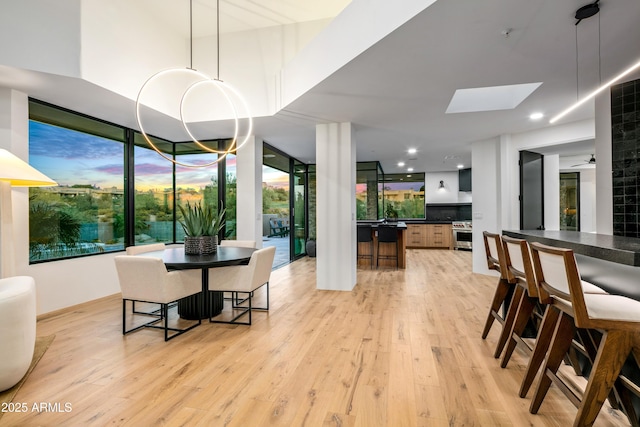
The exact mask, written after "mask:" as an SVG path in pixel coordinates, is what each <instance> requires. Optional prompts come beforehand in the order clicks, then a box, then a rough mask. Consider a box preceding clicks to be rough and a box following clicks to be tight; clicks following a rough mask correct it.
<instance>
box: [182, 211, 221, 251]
mask: <svg viewBox="0 0 640 427" xmlns="http://www.w3.org/2000/svg"><path fill="white" fill-rule="evenodd" d="M178 208H179V209H180V212H181V213H182V220H181V221H180V225H181V226H182V229H183V230H184V234H185V236H184V253H185V254H188V255H198V254H212V253H215V252H216V251H217V249H218V233H219V232H220V230H221V229H222V227H224V215H225V212H226V209H224V207H222V209H220V210H219V211H218V214H217V215H216V213H215V210H214V208H213V207H212V206H208V205H204V206H203V205H202V204H200V203H194V204H193V205H192V204H191V203H189V202H187V206H186V207H182V206H180V205H178Z"/></svg>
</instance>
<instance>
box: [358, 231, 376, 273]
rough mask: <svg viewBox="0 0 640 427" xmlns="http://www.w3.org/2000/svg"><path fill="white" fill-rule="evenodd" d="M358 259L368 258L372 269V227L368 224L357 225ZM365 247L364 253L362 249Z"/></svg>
mask: <svg viewBox="0 0 640 427" xmlns="http://www.w3.org/2000/svg"><path fill="white" fill-rule="evenodd" d="M357 230H358V234H357V236H358V249H357V253H358V259H360V258H368V259H369V264H370V266H371V268H372V269H373V236H372V227H371V225H369V224H359V225H358V229H357ZM361 243H362V244H361ZM365 247H367V250H366V251H365V250H364V248H365Z"/></svg>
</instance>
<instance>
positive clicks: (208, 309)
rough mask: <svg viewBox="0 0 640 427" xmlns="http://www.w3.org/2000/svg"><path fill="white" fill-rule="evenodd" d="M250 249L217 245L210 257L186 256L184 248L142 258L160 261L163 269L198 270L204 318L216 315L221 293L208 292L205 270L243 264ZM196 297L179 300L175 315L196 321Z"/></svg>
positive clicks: (246, 262) (201, 308)
mask: <svg viewBox="0 0 640 427" xmlns="http://www.w3.org/2000/svg"><path fill="white" fill-rule="evenodd" d="M255 251H256V249H253V248H240V247H233V246H218V249H217V251H216V252H215V253H213V254H207V255H187V254H185V253H184V247H176V248H166V249H165V250H162V251H153V252H145V253H144V254H141V255H143V256H146V257H155V258H161V259H162V261H163V262H164V265H165V266H166V267H167V270H193V269H200V270H202V293H201V294H200V295H199V297H200V303H201V305H200V310H199V311H200V318H201V319H206V318H210V317H214V316H216V315H218V314H219V313H220V312H221V311H222V306H223V303H224V293H223V292H217V291H209V269H210V268H216V267H228V266H233V265H247V264H249V260H250V259H251V255H252V254H253V253H254V252H255ZM197 297H198V295H192V296H191V297H187V298H183V299H181V300H180V301H178V313H179V314H180V317H182V318H184V319H192V320H193V319H197V318H198V298H197Z"/></svg>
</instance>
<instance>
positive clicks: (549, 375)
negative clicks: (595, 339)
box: [530, 243, 640, 426]
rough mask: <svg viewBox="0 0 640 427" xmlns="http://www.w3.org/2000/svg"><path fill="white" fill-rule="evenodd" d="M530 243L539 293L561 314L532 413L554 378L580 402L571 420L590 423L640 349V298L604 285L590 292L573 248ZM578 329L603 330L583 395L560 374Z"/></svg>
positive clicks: (532, 405)
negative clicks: (613, 292)
mask: <svg viewBox="0 0 640 427" xmlns="http://www.w3.org/2000/svg"><path fill="white" fill-rule="evenodd" d="M531 247H532V251H533V254H532V255H533V262H534V269H535V274H536V279H537V283H538V291H539V292H540V297H541V299H542V300H547V301H548V302H549V303H550V304H552V306H553V307H554V308H557V309H558V310H559V311H560V312H561V313H560V317H559V319H558V322H557V323H556V325H555V332H554V334H553V338H552V341H551V345H550V347H549V351H548V352H547V357H546V359H545V363H544V366H543V371H542V376H541V379H540V382H539V383H538V387H537V389H536V393H535V396H534V398H533V400H532V402H531V408H530V412H531V413H536V412H537V411H538V409H539V407H540V404H541V403H542V400H543V399H544V397H545V395H546V393H547V391H548V389H549V386H550V385H551V382H552V381H553V382H554V383H555V384H557V385H559V388H560V389H561V390H562V391H563V392H565V394H566V395H567V396H568V397H569V399H570V400H571V402H572V403H574V404H575V405H576V406H577V407H578V413H577V414H576V418H575V420H574V424H573V425H574V426H591V425H593V423H594V422H595V419H596V417H597V416H598V413H599V412H600V408H601V407H602V404H603V403H604V401H605V400H606V399H607V397H608V396H609V394H610V392H611V389H612V387H613V385H614V383H615V381H616V379H617V378H618V375H619V373H620V369H621V368H622V365H623V364H624V363H625V361H626V360H627V357H628V356H629V355H630V354H631V352H632V351H633V352H634V353H635V354H638V345H639V344H638V342H637V341H638V335H639V333H640V301H637V300H633V299H631V298H627V297H624V296H619V295H609V294H607V293H605V292H604V291H602V290H600V291H601V292H595V293H591V292H587V291H593V290H594V289H593V288H594V287H595V286H594V285H592V284H590V283H588V282H584V281H582V280H580V275H579V273H578V267H577V264H576V260H575V257H574V254H573V251H572V250H570V249H561V248H554V247H550V246H545V245H542V244H539V243H532V244H531ZM595 288H596V289H599V288H597V287H595ZM575 328H583V329H590V330H592V329H597V330H599V331H600V332H601V333H602V338H601V339H600V343H599V345H598V349H597V353H596V356H595V360H594V362H593V366H592V368H591V372H590V374H589V379H588V382H587V386H586V389H585V390H584V393H583V395H582V398H581V399H580V398H579V397H577V396H576V395H575V394H574V393H573V392H572V391H571V390H570V389H568V387H563V383H562V382H561V381H559V379H558V377H557V375H556V373H557V370H558V366H559V364H560V361H561V360H562V355H563V354H564V353H566V351H567V349H568V348H569V345H570V344H571V341H572V337H573V332H574V330H575Z"/></svg>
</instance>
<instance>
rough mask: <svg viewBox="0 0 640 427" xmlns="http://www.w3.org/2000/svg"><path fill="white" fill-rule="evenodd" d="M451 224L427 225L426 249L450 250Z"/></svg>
mask: <svg viewBox="0 0 640 427" xmlns="http://www.w3.org/2000/svg"><path fill="white" fill-rule="evenodd" d="M451 233H452V232H451V224H427V247H428V248H448V249H451Z"/></svg>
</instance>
